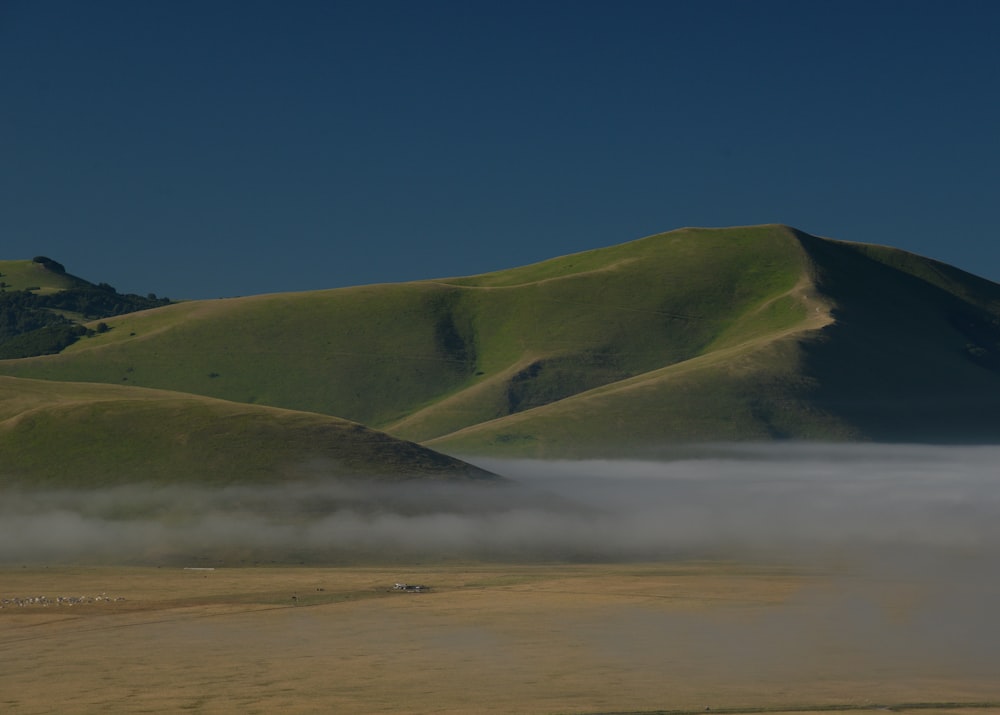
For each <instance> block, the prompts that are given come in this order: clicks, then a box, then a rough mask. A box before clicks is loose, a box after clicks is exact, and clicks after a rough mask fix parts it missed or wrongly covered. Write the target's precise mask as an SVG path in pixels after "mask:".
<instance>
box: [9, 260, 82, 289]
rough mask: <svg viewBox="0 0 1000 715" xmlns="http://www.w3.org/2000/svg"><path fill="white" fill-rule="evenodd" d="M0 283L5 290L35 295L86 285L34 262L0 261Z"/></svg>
mask: <svg viewBox="0 0 1000 715" xmlns="http://www.w3.org/2000/svg"><path fill="white" fill-rule="evenodd" d="M0 283H3V284H4V285H3V286H2V287H3V288H5V289H6V290H32V291H34V292H36V293H53V292H55V291H60V290H65V289H67V288H76V287H79V286H80V285H86V281H83V280H81V279H79V278H77V277H75V276H71V275H69V274H68V273H57V272H55V271H51V270H48V269H46V268H45V266H43V265H42V264H41V263H36V262H35V261H0Z"/></svg>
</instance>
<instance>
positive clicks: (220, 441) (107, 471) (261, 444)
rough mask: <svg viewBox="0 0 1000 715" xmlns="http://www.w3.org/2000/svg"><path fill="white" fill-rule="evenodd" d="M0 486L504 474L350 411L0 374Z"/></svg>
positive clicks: (487, 476) (206, 483) (244, 482)
mask: <svg viewBox="0 0 1000 715" xmlns="http://www.w3.org/2000/svg"><path fill="white" fill-rule="evenodd" d="M0 454H2V455H3V460H2V464H0V486H7V487H10V486H18V487H32V488H36V487H51V488H61V489H62V488H78V487H98V486H115V485H119V484H128V483H152V484H180V483H189V484H197V485H200V486H223V485H231V484H241V485H249V484H273V483H275V482H282V481H302V480H314V479H328V478H331V477H339V478H359V477H363V478H366V479H375V480H379V481H387V480H388V481H399V480H408V479H427V478H430V479H435V480H442V479H445V480H465V479H487V480H491V479H494V477H493V475H490V474H488V473H486V472H483V471H482V470H478V469H476V468H474V467H470V466H469V465H467V464H465V463H463V462H460V461H459V460H456V459H452V458H450V457H446V456H444V455H442V454H438V453H436V452H433V451H431V450H429V449H425V448H423V447H421V446H419V445H416V444H413V443H410V442H405V441H403V440H398V439H395V438H392V437H389V436H388V435H386V434H384V433H381V432H377V431H374V430H371V429H368V428H366V427H363V426H361V425H358V424H355V423H351V422H347V421H346V420H341V419H337V418H334V417H328V416H325V415H316V414H309V413H303V412H293V411H290V410H281V409H277V408H272V407H260V406H255V405H244V404H238V403H233V402H226V401H223V400H215V399H211V398H205V397H199V396H196V395H182V394H177V393H171V392H165V391H159V390H147V389H143V388H135V387H121V386H117V385H98V384H81V383H57V382H46V381H38V380H24V379H18V378H9V377H0Z"/></svg>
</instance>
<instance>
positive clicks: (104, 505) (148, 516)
mask: <svg viewBox="0 0 1000 715" xmlns="http://www.w3.org/2000/svg"><path fill="white" fill-rule="evenodd" d="M998 462H1000V447H925V446H898V445H802V444H796V445H706V446H700V447H692V448H688V449H687V450H686V451H685V453H679V454H678V456H677V458H676V459H673V460H669V461H658V462H647V461H584V462H570V461H565V462H564V461H559V462H546V461H498V460H479V461H478V464H479V466H483V467H485V468H487V469H489V470H491V471H494V472H497V473H500V474H503V475H505V476H508V477H510V478H512V479H513V480H515V482H516V483H517V486H516V487H510V488H508V487H497V486H490V485H482V484H471V485H464V486H444V485H440V484H434V485H430V484H424V485H419V484H413V483H408V484H406V485H400V486H371V485H364V484H360V483H328V484H320V483H311V484H301V485H282V486H275V487H267V488H250V487H247V488H226V489H211V490H210V489H200V488H196V487H171V488H163V487H151V486H145V485H141V484H140V485H133V486H128V487H117V488H110V489H98V490H91V491H45V492H31V491H24V490H20V491H13V492H11V491H8V492H5V493H3V494H2V502H0V561H2V562H5V563H22V562H23V563H28V562H39V561H41V562H60V561H79V560H85V561H86V560H93V561H98V562H108V561H116V562H155V561H158V560H163V559H176V558H186V559H195V560H198V559H201V560H206V561H214V562H221V563H225V562H227V560H233V559H236V558H239V559H244V560H245V559H254V558H266V559H269V560H278V561H281V560H289V561H296V560H301V559H307V560H313V561H329V562H331V563H335V562H337V561H338V560H343V559H350V558H354V557H366V556H377V557H379V558H384V559H387V560H392V559H401V560H405V559H412V558H452V557H455V558H466V557H468V558H493V559H518V560H522V559H580V560H649V559H654V560H655V559H671V558H752V559H769V560H787V561H791V562H806V563H810V562H823V563H825V564H831V563H838V562H841V561H843V562H849V563H851V564H862V565H863V564H864V563H866V562H870V563H878V564H879V567H884V566H890V567H894V568H902V567H904V566H905V565H906V564H908V563H909V564H911V565H912V564H919V563H921V562H923V560H925V559H927V558H931V557H935V558H936V557H941V558H940V559H937V558H936V560H940V561H942V562H944V563H958V561H960V560H962V561H965V562H969V561H970V560H971V561H977V562H978V561H980V560H989V559H991V558H992V557H994V556H996V555H998V554H1000V488H998V484H997V481H998V480H997V477H996V466H995V465H997V464H998Z"/></svg>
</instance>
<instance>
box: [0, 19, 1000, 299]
mask: <svg viewBox="0 0 1000 715" xmlns="http://www.w3.org/2000/svg"><path fill="white" fill-rule="evenodd" d="M998 37H1000V3H998V2H995V1H994V0H982V1H979V0H964V1H956V0H952V1H949V2H918V1H909V0H908V1H900V2H888V1H882V2H879V1H878V0H867V1H866V2H850V1H845V0H838V1H836V2H823V1H820V0H808V1H803V0H796V1H794V2H775V1H771V0H746V1H744V2H733V1H722V0H689V1H687V2H670V1H662V2H614V3H612V2H586V1H582V0H581V1H569V0H566V1H561V2H556V1H552V2H544V1H542V0H534V1H532V2H502V3H500V2H492V3H488V2H473V1H470V0H465V1H464V2H434V1H432V0H426V1H423V2H415V1H410V2H378V1H367V2H352V3H346V2H254V1H251V0H238V1H237V0H234V1H221V0H219V1H212V0H197V1H194V0H191V1H186V0H171V1H169V2H167V1H162V2H161V1H157V0H143V1H142V2H136V1H135V0H123V1H120V2H119V1H110V0H88V1H87V2H77V1H76V0H66V1H63V2H56V1H46V0H0V258H10V259H14V258H30V257H32V256H34V255H38V254H44V255H48V256H50V257H52V258H54V259H56V260H58V261H60V262H62V263H64V264H65V265H66V267H67V268H68V269H69V270H70V272H72V273H75V274H77V275H81V276H83V277H85V278H89V279H91V280H94V281H106V282H108V283H111V284H112V285H114V286H115V287H116V288H118V289H119V290H121V291H130V292H140V293H148V292H156V293H158V294H160V295H168V296H170V297H173V298H201V297H218V296H230V295H246V294H252V293H264V292H272V291H288V290H305V289H312V288H330V287H336V286H341V285H351V284H359V283H373V282H382V281H398V280H410V279H419V278H431V277H441V276H446V275H464V274H471V273H478V272H484V271H488V270H494V269H500V268H506V267H511V266H515V265H521V264H524V263H529V262H533V261H537V260H541V259H544V258H549V257H552V256H556V255H561V254H564V253H570V252H574V251H580V250H585V249H588V248H596V247H599V246H605V245H611V244H615V243H621V242H624V241H628V240H632V239H634V238H639V237H641V236H644V235H648V234H651V233H657V232H660V231H666V230H670V229H673V228H678V227H681V226H691V225H699V226H728V225H740V224H754V223H770V222H780V223H788V224H792V225H794V226H797V227H798V228H801V229H803V230H806V231H809V232H811V233H816V234H819V235H824V236H831V237H834V238H841V239H846V240H852V241H864V242H872V243H882V244H888V245H893V246H898V247H900V248H905V249H907V250H911V251H915V252H917V253H921V254H924V255H929V256H932V257H934V258H938V259H940V260H943V261H946V262H949V263H953V264H955V265H957V266H959V267H961V268H964V269H966V270H969V271H972V272H974V273H978V274H979V275H983V276H985V277H987V278H990V279H992V280H1000V240H998V239H1000V234H998V232H997V230H996V227H997V220H996V219H997V213H998V207H1000V42H998Z"/></svg>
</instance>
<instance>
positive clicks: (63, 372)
mask: <svg viewBox="0 0 1000 715" xmlns="http://www.w3.org/2000/svg"><path fill="white" fill-rule="evenodd" d="M803 270H804V256H803V253H802V251H801V250H800V248H799V246H798V243H797V240H796V239H795V236H794V235H793V234H792V233H791V232H790V231H789V230H787V229H784V228H782V227H758V228H746V229H732V230H695V229H691V230H683V231H676V232H672V233H668V234H662V235H658V236H652V237H649V238H646V239H642V240H639V241H634V242H631V243H628V244H624V245H621V246H614V247H611V248H607V249H601V250H597V251H590V252H587V253H582V254H577V255H572V256H566V257H563V258H557V259H554V260H551V261H546V262H544V263H541V264H538V265H535V266H528V267H525V268H519V269H514V270H510V271H501V272H498V273H494V274H487V275H483V276H477V277H472V278H461V279H446V280H439V281H424V282H416V283H405V284H392V285H376V286H365V287H359V288H347V289H339V290H330V291H316V292H304V293H291V294H277V295H265V296H256V297H251V298H241V299H230V300H217V301H201V302H191V303H183V304H178V305H173V306H168V307H165V308H161V309H157V310H153V311H145V312H142V313H135V314H130V315H127V316H122V317H120V318H113V319H108V320H107V321H106V322H107V323H108V325H110V326H111V330H110V331H109V332H107V333H104V334H102V335H97V336H94V337H91V338H88V339H87V340H83V341H81V342H80V343H78V344H76V345H74V346H72V347H71V348H70V349H69V350H67V351H66V352H65V353H63V354H61V355H57V356H50V357H46V358H36V359H28V360H21V361H6V362H4V363H2V364H0V371H2V372H4V373H6V374H10V375H16V376H23V377H34V378H41V379H52V380H75V381H96V382H107V383H115V384H127V385H138V386H145V387H157V388H163V389H170V390H177V391H182V392H189V393H194V394H202V395H208V396H213V397H219V398H223V399H228V400H233V401H238V402H248V403H256V404H265V405H271V406H279V407H286V408H291V409H298V410H308V411H312V412H322V413H325V414H331V415H337V416H341V417H345V418H348V419H351V420H355V421H358V422H362V423H364V424H367V425H371V426H374V427H379V428H389V429H390V430H392V431H393V432H394V433H396V434H400V435H403V436H405V437H407V438H409V439H416V440H423V439H427V438H431V437H435V436H438V435H442V434H446V433H449V432H452V431H454V430H457V429H461V428H463V427H466V426H469V425H472V424H476V423H479V422H482V421H484V420H488V419H493V418H496V417H502V416H504V415H507V414H512V413H517V412H521V411H523V410H525V409H528V408H531V407H537V406H540V405H544V404H548V403H552V402H555V401H557V400H560V399H563V398H565V397H568V396H571V395H573V394H576V393H579V392H581V391H584V390H587V389H591V388H594V387H598V386H601V385H605V384H608V383H611V382H615V381H618V380H621V379H625V378H628V377H632V376H635V375H639V374H642V373H644V372H647V371H649V370H655V369H659V368H661V367H663V366H665V365H670V364H674V363H679V362H682V361H684V360H687V359H690V358H692V357H696V356H698V355H701V354H703V353H705V352H710V351H712V350H714V349H717V348H720V347H725V346H729V345H737V344H739V343H740V342H742V341H746V340H750V339H753V338H754V337H755V336H758V335H761V334H766V333H768V332H770V331H773V330H780V329H784V328H786V327H788V326H790V325H794V324H796V323H798V322H800V321H801V320H803V317H804V311H805V310H806V306H805V303H804V302H803V300H802V298H801V296H799V295H798V294H797V292H798V290H799V288H800V287H801V279H802V275H803Z"/></svg>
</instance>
